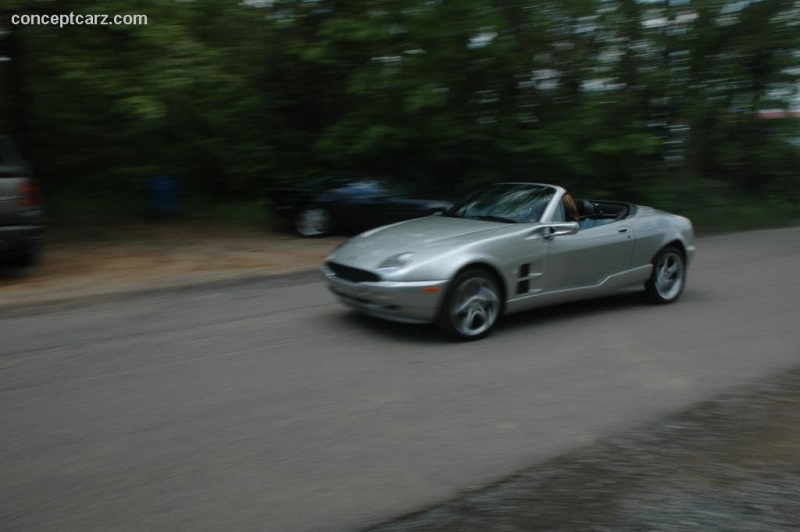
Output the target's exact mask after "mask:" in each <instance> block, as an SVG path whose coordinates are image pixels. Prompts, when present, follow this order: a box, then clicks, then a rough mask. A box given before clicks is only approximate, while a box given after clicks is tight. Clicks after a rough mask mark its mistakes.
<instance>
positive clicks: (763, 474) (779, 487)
mask: <svg viewBox="0 0 800 532" xmlns="http://www.w3.org/2000/svg"><path fill="white" fill-rule="evenodd" d="M368 530H369V532H412V531H425V532H444V531H447V532H453V531H458V532H479V531H480V532H484V531H492V532H523V531H525V532H535V531H564V532H573V531H575V532H577V531H609V532H610V531H614V532H627V531H630V532H634V531H643V530H647V531H653V532H683V531H686V532H689V531H692V532H696V531H701V530H702V531H726V532H728V531H730V532H789V531H796V530H800V368H799V369H797V370H794V371H791V372H789V373H787V374H784V375H780V376H775V377H773V378H771V379H768V380H765V381H763V382H760V383H757V384H756V385H753V386H751V387H748V388H747V389H744V390H741V391H738V392H733V393H729V394H726V395H724V396H720V397H718V398H716V399H714V400H710V401H706V402H704V403H701V404H700V405H698V406H696V407H694V408H691V409H689V410H687V411H685V412H682V413H679V414H676V415H674V416H670V417H669V418H667V419H664V420H661V421H659V422H656V423H654V424H652V425H649V426H646V427H642V428H640V429H639V430H637V431H631V432H627V433H623V434H620V435H617V436H616V437H613V438H610V439H607V440H604V441H602V442H600V443H598V444H595V445H591V446H589V447H586V448H583V449H580V450H577V451H575V452H571V453H569V454H566V455H564V456H561V457H559V458H556V459H553V460H551V461H548V462H546V463H543V464H539V465H537V466H535V467H532V468H530V469H528V470H526V471H522V472H520V473H519V474H517V475H514V476H513V477H511V478H507V479H504V480H501V481H498V482H497V483H495V484H493V485H491V486H488V487H485V488H481V489H479V490H476V491H473V492H470V493H467V494H465V495H464V496H463V497H460V498H458V499H455V500H452V501H449V502H445V503H442V504H440V505H437V506H434V507H432V508H429V509H426V510H423V511H421V512H419V513H416V514H413V515H409V516H406V517H403V518H400V519H398V520H395V521H393V522H390V523H385V524H382V525H379V526H375V527H372V528H369V529H368Z"/></svg>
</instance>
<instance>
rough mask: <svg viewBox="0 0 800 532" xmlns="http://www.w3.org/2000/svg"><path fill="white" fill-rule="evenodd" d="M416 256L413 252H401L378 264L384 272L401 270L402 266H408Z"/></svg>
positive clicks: (379, 268)
mask: <svg viewBox="0 0 800 532" xmlns="http://www.w3.org/2000/svg"><path fill="white" fill-rule="evenodd" d="M413 257H414V254H413V253H410V252H406V253H400V254H398V255H393V256H391V257H389V258H388V259H386V260H385V261H383V262H382V263H381V265H380V266H378V270H380V271H383V272H390V271H394V270H399V269H400V268H404V267H406V266H408V264H409V263H410V262H411V259H412V258H413Z"/></svg>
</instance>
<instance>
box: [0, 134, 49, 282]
mask: <svg viewBox="0 0 800 532" xmlns="http://www.w3.org/2000/svg"><path fill="white" fill-rule="evenodd" d="M42 238H43V227H42V202H41V196H40V192H39V187H38V185H37V182H36V180H35V179H34V178H33V176H32V174H31V169H30V166H29V165H28V163H27V162H26V161H25V159H24V158H23V157H22V155H21V154H20V152H19V150H18V149H17V147H16V146H15V144H14V143H13V142H12V140H11V138H9V137H7V136H0V261H2V262H4V263H6V264H9V263H10V264H12V265H15V266H30V265H32V264H34V263H35V262H36V260H37V259H38V258H39V255H40V253H41V248H42Z"/></svg>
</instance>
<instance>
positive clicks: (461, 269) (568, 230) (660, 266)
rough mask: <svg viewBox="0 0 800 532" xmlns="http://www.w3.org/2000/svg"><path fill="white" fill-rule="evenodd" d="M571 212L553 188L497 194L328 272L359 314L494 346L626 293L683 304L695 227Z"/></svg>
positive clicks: (398, 228) (484, 194) (423, 222)
mask: <svg viewBox="0 0 800 532" xmlns="http://www.w3.org/2000/svg"><path fill="white" fill-rule="evenodd" d="M570 198H571V197H570ZM571 204H572V202H571V201H567V192H566V190H565V189H563V188H561V187H559V186H555V185H547V184H539V183H500V184H493V185H489V186H486V187H484V188H482V189H480V190H478V191H476V192H475V193H474V194H472V195H470V196H468V197H467V198H465V199H464V200H462V201H460V202H457V203H456V204H455V205H453V206H452V207H451V208H450V209H448V210H447V211H446V212H445V213H444V214H443V215H439V216H428V217H426V218H422V219H418V220H411V221H406V222H401V223H397V224H394V225H390V226H388V227H381V228H378V229H374V230H371V231H368V232H366V233H363V234H361V235H358V236H356V237H354V238H352V239H350V240H348V241H347V242H345V243H344V244H342V245H341V246H339V247H338V248H337V249H335V250H334V251H333V252H331V253H330V255H328V257H327V259H326V260H325V263H324V265H323V266H322V272H323V274H324V276H325V278H326V279H327V283H328V286H329V288H330V289H331V291H332V292H333V293H334V294H335V295H336V296H337V297H338V299H339V300H340V301H341V302H342V303H344V304H345V305H347V306H349V307H352V308H354V309H356V310H357V311H359V312H362V313H364V314H369V315H372V316H376V317H379V318H383V319H387V320H393V321H400V322H409V323H434V322H435V323H437V324H438V325H439V327H440V328H441V329H442V331H443V332H444V333H445V334H447V335H449V336H451V337H455V338H457V339H463V340H473V339H477V338H481V337H483V336H485V335H486V334H487V333H489V331H490V330H491V329H492V327H493V326H494V325H495V323H496V321H497V319H498V318H499V317H500V316H502V315H503V314H511V313H514V312H519V311H523V310H527V309H532V308H536V307H541V306H545V305H550V304H554V303H560V302H566V301H572V300H579V299H586V298H591V297H597V296H601V295H605V294H609V293H612V292H616V291H619V290H626V289H630V288H634V289H636V290H641V291H642V292H643V293H644V294H645V295H646V297H647V299H648V300H649V301H651V302H653V303H657V304H663V303H672V302H674V301H676V300H677V299H678V298H679V297H680V295H681V293H682V292H683V288H684V285H685V283H686V268H687V265H688V264H689V263H690V262H691V260H692V257H693V255H694V253H695V245H694V230H693V227H692V223H691V222H690V221H689V220H688V219H687V218H684V217H682V216H678V215H675V214H669V213H667V212H663V211H659V210H656V209H653V208H651V207H644V206H640V205H633V204H631V203H626V202H623V201H589V200H575V201H574V204H573V207H572V208H573V209H574V208H575V207H577V209H575V210H576V211H577V212H575V211H573V213H572V214H574V216H573V217H572V219H573V221H569V216H568V215H569V214H570V212H569V207H570V205H571ZM576 219H577V221H574V220H576Z"/></svg>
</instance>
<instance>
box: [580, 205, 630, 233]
mask: <svg viewBox="0 0 800 532" xmlns="http://www.w3.org/2000/svg"><path fill="white" fill-rule="evenodd" d="M575 206H576V207H577V209H578V227H579V229H591V228H592V227H597V226H600V225H605V224H607V223H611V222H615V221H617V220H623V219H625V218H627V217H628V216H630V215H631V214H633V212H632V211H633V207H632V205H631V204H630V203H625V202H622V201H595V200H585V199H576V200H575Z"/></svg>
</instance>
